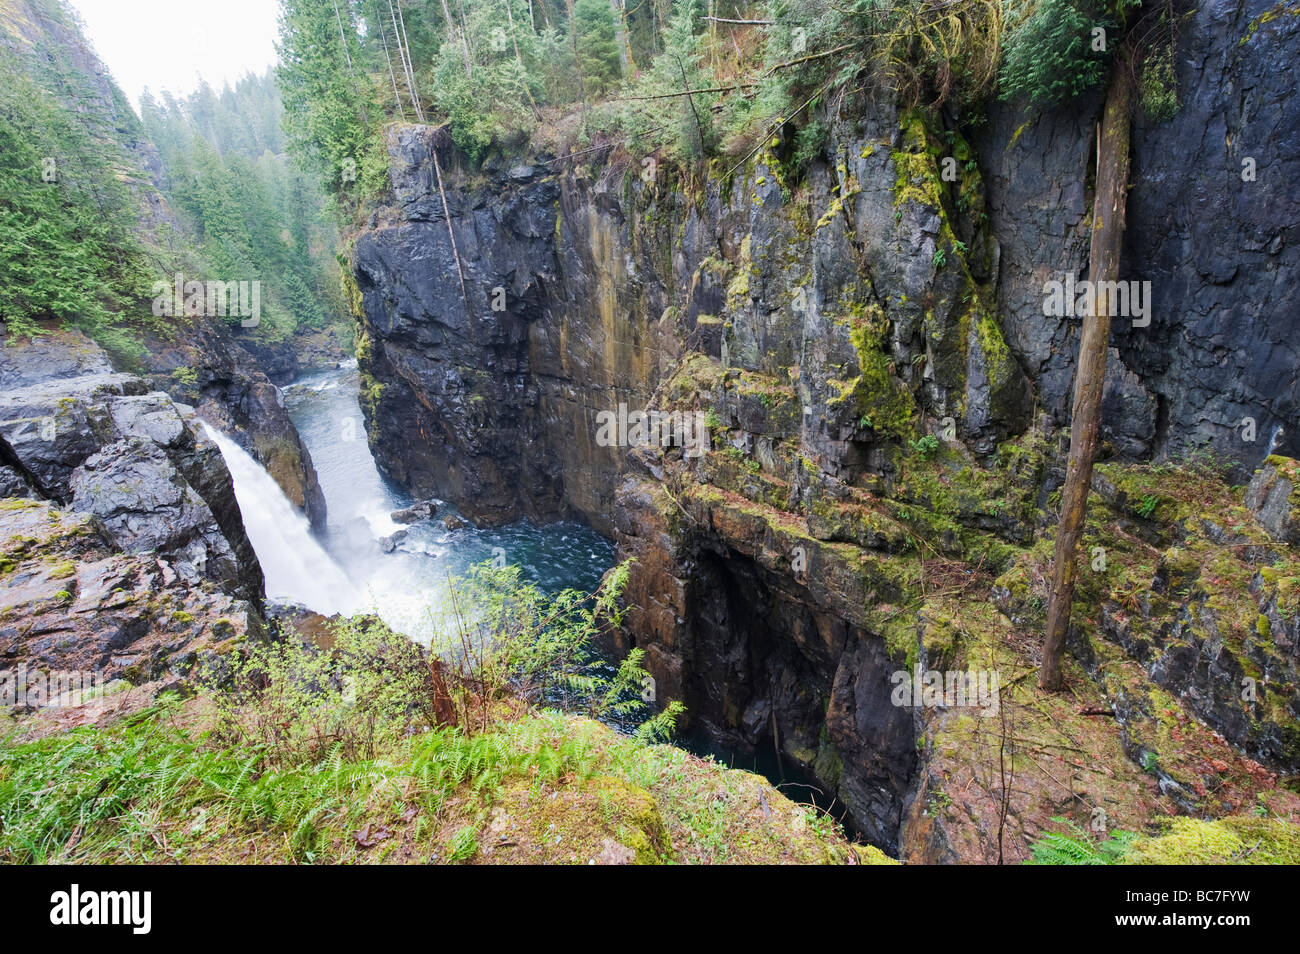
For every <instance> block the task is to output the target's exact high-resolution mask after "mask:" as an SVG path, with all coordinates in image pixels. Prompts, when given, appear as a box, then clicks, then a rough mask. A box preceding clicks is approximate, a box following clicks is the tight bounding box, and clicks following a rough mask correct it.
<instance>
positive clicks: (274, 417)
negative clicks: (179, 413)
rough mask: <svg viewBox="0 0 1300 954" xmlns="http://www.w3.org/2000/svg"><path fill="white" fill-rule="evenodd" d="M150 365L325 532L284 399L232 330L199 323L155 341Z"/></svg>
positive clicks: (316, 490)
mask: <svg viewBox="0 0 1300 954" xmlns="http://www.w3.org/2000/svg"><path fill="white" fill-rule="evenodd" d="M148 364H149V369H150V371H151V372H152V373H151V374H150V376H149V377H150V381H151V383H152V384H153V385H154V386H155V387H157V388H159V389H162V390H165V391H167V392H168V393H170V394H171V395H172V396H173V397H174V398H176V399H177V400H178V401H184V402H187V403H192V404H193V405H194V406H195V407H196V408H197V410H198V413H199V416H200V417H201V418H203V419H204V420H206V421H208V422H209V423H210V424H212V425H213V426H214V427H216V428H217V429H218V430H220V431H222V432H223V433H225V434H229V435H230V436H231V438H232V439H233V440H234V441H235V442H236V443H238V444H239V445H240V446H241V447H243V448H244V450H246V451H248V453H249V454H250V455H252V457H253V459H255V460H256V461H257V462H258V463H260V464H261V465H262V466H263V467H265V468H266V470H267V473H269V474H270V475H271V477H272V478H273V479H274V480H275V482H276V483H277V484H279V486H280V489H281V490H283V491H284V495H285V496H286V497H288V498H289V502H290V503H292V504H293V505H294V506H295V507H298V508H299V509H300V510H302V511H303V513H305V514H306V515H307V518H308V519H309V520H310V521H311V525H312V528H313V529H315V530H317V531H321V530H323V529H324V528H325V526H326V524H327V515H326V505H325V495H324V492H323V491H322V490H321V488H320V482H319V480H318V478H317V476H316V467H315V465H314V464H313V463H312V460H311V454H310V453H308V451H307V448H306V446H305V445H304V444H303V443H302V438H301V437H300V436H299V434H298V430H297V428H295V427H294V425H293V421H292V420H291V419H290V418H289V413H288V411H287V410H286V409H285V405H284V395H283V394H282V393H281V392H280V389H279V388H278V387H277V386H276V385H275V384H273V383H271V380H270V379H269V378H268V377H267V375H266V374H264V373H263V372H262V370H261V369H260V367H259V365H258V362H257V361H255V360H254V358H253V357H252V356H251V355H249V353H248V352H247V351H246V350H245V349H244V346H243V345H242V344H241V343H240V341H239V340H238V339H237V338H236V337H235V335H234V333H233V332H232V331H230V330H229V329H226V328H223V327H218V326H217V325H216V324H215V323H211V324H203V323H198V324H196V325H195V326H194V327H193V328H192V329H191V330H190V333H189V334H187V335H186V336H185V338H184V340H183V341H178V342H165V341H154V342H152V343H151V347H150V354H149V358H148ZM179 369H187V370H189V371H192V375H193V376H192V378H191V379H190V381H188V382H187V381H186V380H185V379H183V378H179V377H177V376H176V374H175V372H176V371H178V370H179ZM296 369H297V366H296V365H294V366H293V371H294V372H295V373H296ZM289 376H290V377H292V376H293V374H292V373H291V374H290V375H289Z"/></svg>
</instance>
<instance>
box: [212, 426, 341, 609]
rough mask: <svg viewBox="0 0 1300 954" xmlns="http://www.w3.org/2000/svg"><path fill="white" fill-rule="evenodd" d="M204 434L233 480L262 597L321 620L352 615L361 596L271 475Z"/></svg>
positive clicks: (227, 442)
mask: <svg viewBox="0 0 1300 954" xmlns="http://www.w3.org/2000/svg"><path fill="white" fill-rule="evenodd" d="M203 430H204V432H205V433H206V434H207V435H208V438H209V439H210V440H211V441H212V442H213V443H214V444H216V445H217V447H218V448H219V449H220V450H221V456H222V457H224V458H225V459H226V467H228V468H229V469H230V476H231V477H232V478H233V479H234V483H235V498H236V500H238V501H239V510H240V512H241V513H242V514H243V515H244V529H245V530H246V531H247V532H248V538H249V540H250V541H252V544H253V549H254V550H255V551H256V552H257V559H258V562H259V563H261V564H262V572H263V574H264V575H265V577H266V595H267V597H268V598H269V599H274V600H283V601H286V602H290V603H298V604H300V605H302V606H306V607H307V608H308V609H311V610H315V611H316V612H317V613H323V614H325V615H326V616H329V615H332V614H334V613H343V614H345V615H346V614H352V613H355V612H357V611H358V610H359V609H360V608H361V604H362V599H361V594H360V593H359V592H358V590H357V588H356V587H355V586H354V585H353V583H352V581H351V580H350V579H348V576H347V574H346V573H344V572H343V570H342V568H341V567H340V566H339V565H338V564H337V563H336V562H335V561H334V559H333V557H331V556H330V555H329V554H328V553H326V552H325V550H324V548H323V547H322V546H321V545H320V543H318V542H317V540H316V538H315V537H313V536H312V534H311V527H310V525H309V523H308V521H307V518H306V517H305V516H303V515H302V514H301V513H299V512H298V510H297V508H296V507H294V506H293V504H291V503H290V502H289V500H288V498H287V497H285V495H284V493H283V491H281V490H280V486H279V485H278V484H277V483H276V482H275V480H274V479H273V478H272V477H271V475H270V474H268V473H267V472H266V470H265V469H264V468H263V467H262V465H261V464H259V463H258V462H257V461H255V460H253V458H252V457H251V456H249V454H248V452H247V451H245V450H244V449H243V448H242V447H240V446H239V445H238V444H236V443H235V442H234V441H232V440H231V439H230V438H228V437H226V435H224V434H222V433H221V432H219V431H217V430H216V429H215V428H213V427H211V426H210V425H208V424H207V423H206V422H205V423H204V424H203Z"/></svg>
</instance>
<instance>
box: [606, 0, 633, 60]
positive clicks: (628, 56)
mask: <svg viewBox="0 0 1300 954" xmlns="http://www.w3.org/2000/svg"><path fill="white" fill-rule="evenodd" d="M609 6H610V9H611V10H613V11H614V43H615V45H617V46H618V58H619V61H620V63H621V65H622V67H623V72H624V74H626V75H629V76H630V75H631V74H632V70H634V69H636V63H635V62H634V61H633V60H632V41H631V39H630V38H629V37H628V34H627V7H626V6H625V5H624V2H623V0H609Z"/></svg>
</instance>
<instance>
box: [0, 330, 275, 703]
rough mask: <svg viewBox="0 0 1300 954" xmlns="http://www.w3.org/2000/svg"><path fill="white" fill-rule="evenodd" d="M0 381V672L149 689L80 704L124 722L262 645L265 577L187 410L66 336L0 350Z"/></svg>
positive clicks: (219, 465) (216, 463) (218, 464)
mask: <svg viewBox="0 0 1300 954" xmlns="http://www.w3.org/2000/svg"><path fill="white" fill-rule="evenodd" d="M0 380H3V381H4V383H5V385H4V390H3V391H0V460H3V466H0V497H3V498H5V499H3V500H0V553H2V554H3V560H0V668H3V669H5V670H7V671H19V670H17V669H16V667H19V666H21V667H25V671H26V672H27V673H28V674H29V675H35V674H37V673H40V674H41V675H40V679H41V680H44V679H45V677H46V675H48V674H52V673H69V672H72V673H82V674H87V675H88V676H89V675H90V674H94V677H95V678H96V679H100V680H103V681H110V682H111V681H116V680H124V681H125V682H127V683H130V684H131V685H133V686H136V687H140V688H142V689H144V690H146V691H143V692H137V691H132V692H130V693H124V694H122V695H120V696H116V695H115V696H112V698H111V699H110V697H107V696H106V697H104V700H102V701H101V702H93V703H85V704H86V705H90V706H92V707H93V706H108V707H110V708H114V709H116V710H117V711H122V710H123V709H124V708H125V709H129V708H131V707H133V706H139V705H145V704H148V702H149V701H150V700H151V699H152V698H153V697H154V695H155V694H156V693H157V692H160V691H163V690H165V689H174V688H177V687H179V686H180V684H181V683H182V682H183V681H185V680H187V679H189V678H191V677H193V676H196V675H198V674H199V673H201V672H203V671H205V670H206V669H210V668H212V667H219V666H220V657H221V656H222V655H223V654H224V653H225V652H226V651H227V650H228V649H230V648H232V647H233V646H235V645H236V644H237V643H238V641H239V640H241V639H244V638H247V637H260V636H262V635H263V634H264V621H263V618H262V609H261V606H262V599H263V584H262V570H261V567H260V566H259V565H258V563H257V558H256V555H255V554H254V553H253V548H252V545H251V544H250V543H249V540H248V536H247V535H246V533H245V532H244V524H243V518H242V516H241V515H240V511H239V505H238V503H237V502H236V500H235V495H234V488H233V486H232V485H231V479H230V473H229V472H228V471H227V470H226V466H225V462H224V461H223V460H222V457H221V452H220V451H219V450H218V449H217V447H216V446H215V445H214V444H212V443H211V442H210V441H208V440H207V439H206V438H205V437H203V436H202V432H201V431H200V430H199V427H198V419H197V418H196V417H195V415H194V412H193V410H192V409H190V408H188V407H185V406H184V405H179V404H176V403H174V402H173V401H172V399H171V398H169V397H168V396H167V395H166V394H163V393H161V392H158V391H149V390H148V387H147V385H146V383H145V382H144V381H143V380H141V379H139V378H135V377H132V376H130V375H124V374H115V373H113V371H112V369H111V367H110V366H109V364H108V360H107V358H106V357H105V356H104V355H103V353H102V352H101V351H99V350H98V349H97V348H96V347H95V346H94V345H93V344H91V343H90V342H89V341H87V340H86V339H85V338H84V337H83V336H81V335H79V334H76V333H73V332H56V333H52V334H50V335H47V336H45V337H42V338H41V339H40V340H39V341H37V342H31V343H26V344H20V345H15V346H11V347H8V348H5V349H3V350H0ZM51 678H52V677H51ZM43 684H44V683H43V682H40V683H38V685H43ZM56 701H57V700H51V699H44V700H41V699H39V698H38V699H37V700H36V701H33V697H30V696H29V697H28V699H27V702H28V703H29V704H30V705H35V706H39V705H49V704H55V702H56ZM82 702H84V700H81V702H73V703H72V704H74V705H78V704H81V703H82ZM57 703H58V704H59V705H67V704H69V703H68V702H67V701H57Z"/></svg>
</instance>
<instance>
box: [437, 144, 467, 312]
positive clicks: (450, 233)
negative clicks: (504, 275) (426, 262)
mask: <svg viewBox="0 0 1300 954" xmlns="http://www.w3.org/2000/svg"><path fill="white" fill-rule="evenodd" d="M431 151H432V152H433V174H434V175H435V176H436V177H437V179H438V195H439V196H441V197H442V215H443V218H445V219H446V220H447V237H448V238H449V239H451V257H452V258H454V259H455V260H456V277H457V278H459V279H460V299H461V301H463V302H464V303H465V305H466V307H468V306H469V294H468V293H467V292H466V291H465V271H464V269H462V268H461V265H460V249H459V248H457V247H456V233H455V231H454V230H453V229H452V227H451V206H449V205H448V204H447V192H446V190H445V189H443V187H442V163H440V162H439V161H438V145H437V141H436V140H435V141H434V146H433V149H432V150H431Z"/></svg>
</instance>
